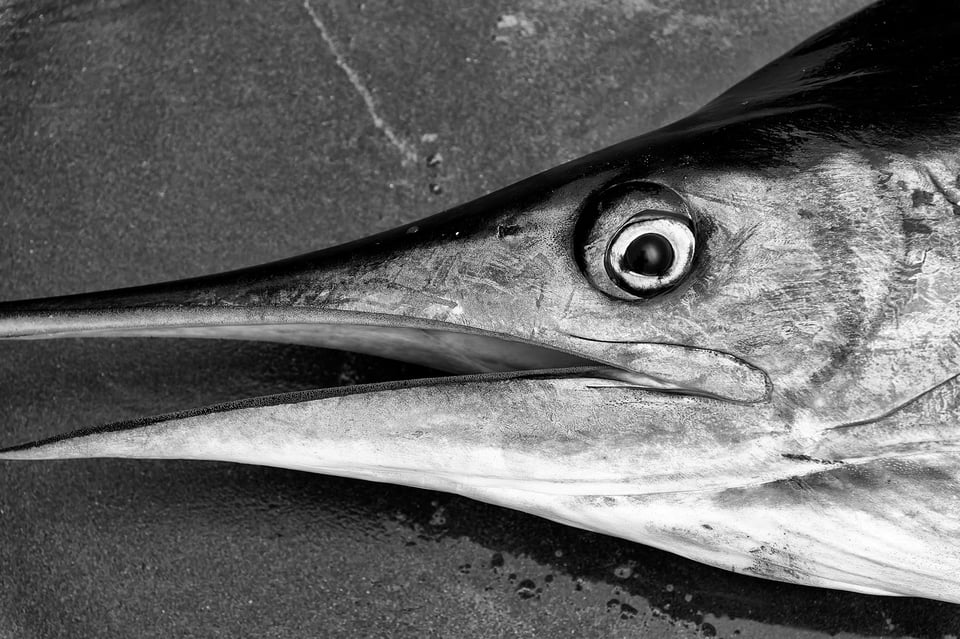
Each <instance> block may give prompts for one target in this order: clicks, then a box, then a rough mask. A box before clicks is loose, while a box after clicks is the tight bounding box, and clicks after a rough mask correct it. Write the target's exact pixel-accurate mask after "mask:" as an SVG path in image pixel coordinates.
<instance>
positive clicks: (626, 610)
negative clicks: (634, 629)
mask: <svg viewBox="0 0 960 639" xmlns="http://www.w3.org/2000/svg"><path fill="white" fill-rule="evenodd" d="M638 612H640V611H639V610H637V609H636V608H634V607H633V606H631V605H630V604H627V603H625V604H620V618H621V619H633V618H634V617H636V616H637V613H638Z"/></svg>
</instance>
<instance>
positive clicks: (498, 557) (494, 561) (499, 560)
mask: <svg viewBox="0 0 960 639" xmlns="http://www.w3.org/2000/svg"><path fill="white" fill-rule="evenodd" d="M501 566H503V555H502V554H501V553H498V552H495V553H493V557H491V558H490V567H491V568H500V567H501Z"/></svg>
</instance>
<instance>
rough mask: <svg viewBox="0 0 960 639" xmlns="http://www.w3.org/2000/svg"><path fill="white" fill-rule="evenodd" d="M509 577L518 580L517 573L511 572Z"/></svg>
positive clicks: (511, 579)
mask: <svg viewBox="0 0 960 639" xmlns="http://www.w3.org/2000/svg"><path fill="white" fill-rule="evenodd" d="M507 579H509V580H510V581H516V579H517V573H515V572H511V573H510V574H509V575H507Z"/></svg>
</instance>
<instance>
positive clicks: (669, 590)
mask: <svg viewBox="0 0 960 639" xmlns="http://www.w3.org/2000/svg"><path fill="white" fill-rule="evenodd" d="M664 590H666V591H667V592H673V584H667V585H666V587H665V588H664Z"/></svg>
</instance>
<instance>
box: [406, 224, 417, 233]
mask: <svg viewBox="0 0 960 639" xmlns="http://www.w3.org/2000/svg"><path fill="white" fill-rule="evenodd" d="M419 230H420V227H419V226H417V225H416V224H414V225H413V226H409V227H407V235H413V234H414V233H416V232H417V231H419Z"/></svg>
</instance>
